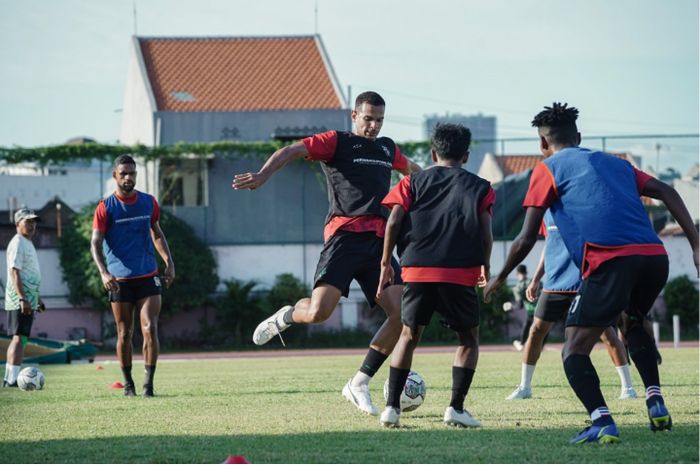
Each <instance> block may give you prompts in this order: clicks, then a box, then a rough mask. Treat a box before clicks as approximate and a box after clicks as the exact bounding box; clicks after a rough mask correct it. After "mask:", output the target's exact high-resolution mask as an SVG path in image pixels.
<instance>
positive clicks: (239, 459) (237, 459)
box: [222, 455, 250, 463]
mask: <svg viewBox="0 0 700 465" xmlns="http://www.w3.org/2000/svg"><path fill="white" fill-rule="evenodd" d="M222 463H250V462H249V461H248V459H246V458H245V457H243V456H242V455H229V456H228V457H226V460H224V461H223V462H222Z"/></svg>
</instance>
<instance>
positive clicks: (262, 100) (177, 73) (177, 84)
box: [138, 36, 343, 112]
mask: <svg viewBox="0 0 700 465" xmlns="http://www.w3.org/2000/svg"><path fill="white" fill-rule="evenodd" d="M319 40H320V39H319ZM138 43H139V45H140V48H141V54H142V56H143V61H144V65H145V67H146V72H147V74H148V77H147V78H148V80H149V82H150V84H151V88H152V89H153V94H154V98H155V101H156V106H157V109H158V110H159V111H178V112H190V111H257V110H310V109H341V108H343V104H342V102H341V100H340V97H339V95H338V92H337V91H336V85H334V84H336V83H335V82H334V76H333V72H332V70H331V69H330V65H329V67H326V64H325V62H324V52H323V49H322V46H321V44H320V42H317V40H316V37H314V36H299V37H211V38H192V37H186V38H181V37H164V38H158V37H139V38H138Z"/></svg>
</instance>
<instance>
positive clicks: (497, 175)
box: [477, 152, 503, 184]
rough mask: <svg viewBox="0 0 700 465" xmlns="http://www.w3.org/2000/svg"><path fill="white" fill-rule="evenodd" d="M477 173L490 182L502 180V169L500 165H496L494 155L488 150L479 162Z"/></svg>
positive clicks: (494, 182)
mask: <svg viewBox="0 0 700 465" xmlns="http://www.w3.org/2000/svg"><path fill="white" fill-rule="evenodd" d="M477 174H478V175H479V177H481V178H484V179H486V180H487V181H489V182H490V183H491V184H496V183H498V182H501V181H503V170H501V167H500V166H499V165H498V161H497V160H496V156H495V155H494V154H492V153H490V152H489V153H487V154H486V155H484V160H483V161H482V162H481V166H480V167H479V172H478V173H477Z"/></svg>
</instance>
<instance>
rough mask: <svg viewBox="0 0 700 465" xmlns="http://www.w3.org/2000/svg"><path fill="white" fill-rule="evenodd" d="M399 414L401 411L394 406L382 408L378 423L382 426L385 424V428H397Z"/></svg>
mask: <svg viewBox="0 0 700 465" xmlns="http://www.w3.org/2000/svg"><path fill="white" fill-rule="evenodd" d="M400 416H401V412H400V411H398V410H397V409H395V408H394V407H387V408H385V409H384V411H383V412H382V416H381V417H379V423H381V424H382V426H386V427H387V428H398V427H399V426H400V425H399V417H400Z"/></svg>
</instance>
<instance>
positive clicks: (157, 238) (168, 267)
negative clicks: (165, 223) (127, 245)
mask: <svg viewBox="0 0 700 465" xmlns="http://www.w3.org/2000/svg"><path fill="white" fill-rule="evenodd" d="M151 238H152V239H153V245H154V246H155V247H156V250H157V251H158V255H160V258H162V259H163V262H164V263H165V271H164V272H163V280H164V281H165V287H170V285H171V284H172V283H173V281H174V280H175V262H173V256H172V255H171V254H170V247H168V240H167V239H166V238H165V234H163V230H162V229H160V224H159V223H158V222H157V221H156V222H155V223H153V225H152V226H151Z"/></svg>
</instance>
